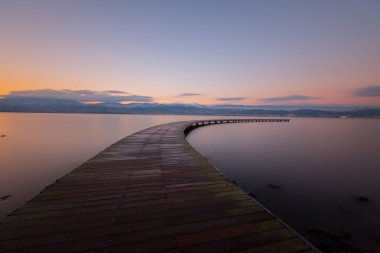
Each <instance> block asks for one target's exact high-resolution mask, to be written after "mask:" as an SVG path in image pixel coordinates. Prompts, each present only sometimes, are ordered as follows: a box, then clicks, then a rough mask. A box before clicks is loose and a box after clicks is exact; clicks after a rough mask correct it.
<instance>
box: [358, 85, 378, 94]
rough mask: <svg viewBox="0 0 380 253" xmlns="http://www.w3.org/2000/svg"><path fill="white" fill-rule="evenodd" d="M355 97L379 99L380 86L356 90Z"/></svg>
mask: <svg viewBox="0 0 380 253" xmlns="http://www.w3.org/2000/svg"><path fill="white" fill-rule="evenodd" d="M353 95H354V96H356V97H379V96H380V86H367V87H362V88H359V89H356V90H354V92H353Z"/></svg>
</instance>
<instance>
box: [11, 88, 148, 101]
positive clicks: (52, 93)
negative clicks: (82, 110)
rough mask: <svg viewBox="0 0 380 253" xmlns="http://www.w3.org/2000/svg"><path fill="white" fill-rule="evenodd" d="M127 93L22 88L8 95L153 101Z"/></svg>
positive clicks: (146, 97) (78, 99)
mask: <svg viewBox="0 0 380 253" xmlns="http://www.w3.org/2000/svg"><path fill="white" fill-rule="evenodd" d="M119 94H126V92H124V91H115V90H112V91H92V90H51V89H45V90H22V91H12V92H10V94H9V95H7V97H33V98H61V99H73V100H76V101H78V102H82V103H86V102H92V101H99V102H103V103H120V102H123V101H132V102H152V101H153V97H149V96H139V95H119Z"/></svg>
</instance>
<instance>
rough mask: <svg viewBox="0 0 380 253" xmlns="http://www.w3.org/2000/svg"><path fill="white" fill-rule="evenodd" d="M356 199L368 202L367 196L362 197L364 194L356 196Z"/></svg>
mask: <svg viewBox="0 0 380 253" xmlns="http://www.w3.org/2000/svg"><path fill="white" fill-rule="evenodd" d="M356 199H357V201H359V202H364V203H367V202H369V199H368V198H367V197H364V196H358V197H357V198H356Z"/></svg>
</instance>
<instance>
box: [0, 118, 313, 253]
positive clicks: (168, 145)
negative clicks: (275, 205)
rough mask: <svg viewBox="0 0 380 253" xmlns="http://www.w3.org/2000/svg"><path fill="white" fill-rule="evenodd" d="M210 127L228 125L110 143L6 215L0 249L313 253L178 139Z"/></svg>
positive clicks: (175, 129)
mask: <svg viewBox="0 0 380 253" xmlns="http://www.w3.org/2000/svg"><path fill="white" fill-rule="evenodd" d="M234 122H235V120H234ZM244 122H245V121H244ZM216 123H228V122H223V121H220V120H218V121H208V122H205V121H203V122H196V123H194V122H176V123H170V124H165V125H160V126H155V127H151V128H148V129H146V130H143V131H141V132H138V133H135V134H133V135H131V136H128V137H126V138H124V139H122V140H121V141H119V142H117V143H115V144H113V145H112V146H110V147H109V148H107V149H106V150H104V151H103V152H101V153H100V154H98V155H97V156H95V157H94V158H92V159H90V160H89V161H87V162H86V163H84V164H83V165H81V166H80V167H79V168H77V169H75V170H74V171H72V172H71V173H69V174H68V175H66V176H64V177H63V178H61V179H59V180H58V181H57V182H56V183H54V184H52V185H50V186H48V187H47V188H46V189H45V190H43V191H42V192H41V193H40V194H39V195H38V196H36V197H34V198H33V199H32V200H30V201H29V202H27V203H26V204H25V205H24V206H23V207H21V208H19V209H18V210H16V211H14V212H13V213H11V214H10V215H9V216H8V217H7V218H6V219H5V220H4V221H3V222H2V223H1V224H0V252H65V253H66V252H128V253H131V252H289V253H293V252H294V253H295V252H313V249H312V248H311V247H310V245H309V244H307V243H306V242H305V241H304V240H302V239H301V238H299V237H298V236H297V235H296V234H295V233H293V232H292V231H291V230H289V229H288V228H287V227H286V226H284V225H283V224H282V223H281V222H280V221H278V220H277V219H276V218H275V217H273V216H272V215H271V214H270V213H268V212H267V211H266V210H265V209H264V208H263V207H262V206H261V205H260V204H258V203H257V202H256V201H255V200H253V199H252V198H251V197H250V196H249V195H248V194H247V193H245V192H244V191H242V190H241V189H240V188H239V187H238V186H236V185H234V184H233V183H231V182H229V180H228V179H226V178H225V177H224V176H223V175H221V174H220V173H219V172H218V171H217V170H216V169H215V168H214V167H212V166H211V165H210V164H209V163H208V162H207V160H206V159H205V158H204V157H202V156H201V155H200V154H199V153H198V152H197V151H195V150H194V149H193V148H192V147H191V146H190V145H189V144H188V143H187V142H186V140H185V135H184V132H186V133H188V132H189V131H190V130H191V129H194V128H196V127H199V126H202V125H207V124H216ZM231 123H233V122H231ZM186 127H189V128H187V130H185V128H186Z"/></svg>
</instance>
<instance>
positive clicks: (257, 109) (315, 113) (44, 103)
mask: <svg viewBox="0 0 380 253" xmlns="http://www.w3.org/2000/svg"><path fill="white" fill-rule="evenodd" d="M0 112H45V113H47V112H50V113H111V114H175V115H226V116H228V115H229V116H232V115H236V116H284V117H285V116H286V117H329V118H331V117H333V118H336V117H353V118H380V107H379V106H378V107H376V106H374V107H355V106H341V105H199V104H158V103H131V104H119V103H102V104H83V103H80V102H78V101H76V100H72V99H58V98H32V97H6V98H2V99H0Z"/></svg>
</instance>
